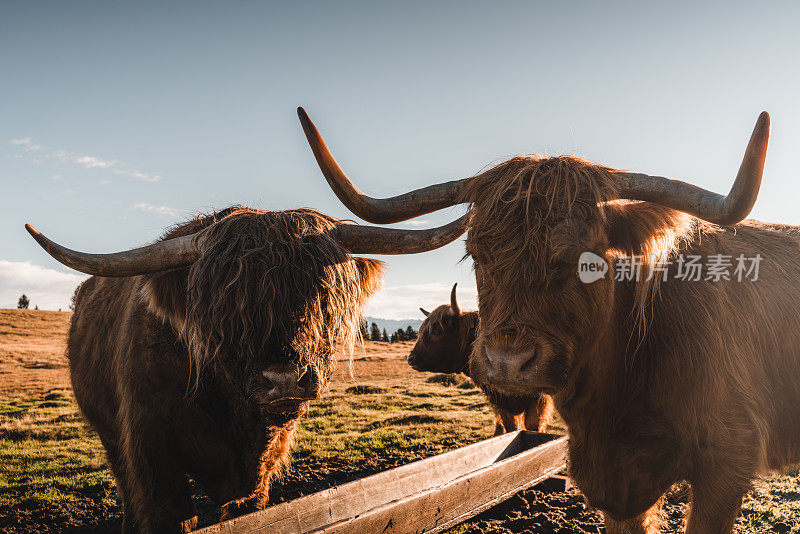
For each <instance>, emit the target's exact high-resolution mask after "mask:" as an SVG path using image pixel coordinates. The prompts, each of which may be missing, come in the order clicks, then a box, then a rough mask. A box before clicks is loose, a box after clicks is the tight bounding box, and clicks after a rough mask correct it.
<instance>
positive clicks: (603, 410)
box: [300, 110, 800, 534]
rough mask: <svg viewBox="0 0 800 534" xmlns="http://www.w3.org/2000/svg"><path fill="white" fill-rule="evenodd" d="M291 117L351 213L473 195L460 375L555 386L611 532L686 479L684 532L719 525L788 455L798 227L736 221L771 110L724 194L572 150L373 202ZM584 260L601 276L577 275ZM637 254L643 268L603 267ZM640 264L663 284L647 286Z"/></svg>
mask: <svg viewBox="0 0 800 534" xmlns="http://www.w3.org/2000/svg"><path fill="white" fill-rule="evenodd" d="M300 119H301V121H302V122H303V126H304V129H305V132H306V136H307V137H308V139H309V142H310V143H311V146H312V148H313V150H314V152H315V154H316V156H317V160H318V162H319V163H320V167H321V169H322V171H323V174H325V177H326V179H327V180H328V182H329V184H331V186H332V188H333V189H334V192H336V194H337V196H338V197H339V198H340V200H342V201H343V202H344V203H345V204H346V205H347V206H348V207H349V208H350V209H351V210H352V211H353V212H354V213H356V214H357V215H359V216H361V217H362V218H364V219H366V220H369V221H373V222H379V223H389V222H397V221H400V220H405V219H409V218H412V217H416V216H419V215H422V214H424V213H429V212H431V211H434V210H437V209H442V208H445V207H448V206H452V205H454V204H458V203H464V202H466V203H469V204H470V205H471V220H470V230H469V235H468V238H467V252H468V253H469V255H470V256H471V257H472V258H473V260H474V261H475V271H476V278H477V283H478V304H479V306H478V307H479V313H480V319H481V328H480V332H479V334H478V339H477V341H476V342H475V346H474V348H473V352H472V356H471V360H470V365H471V373H472V376H473V379H474V380H475V381H476V382H477V383H480V384H483V385H485V386H486V387H489V388H492V389H495V390H497V391H498V392H501V393H504V394H508V395H517V396H526V395H533V394H535V393H537V392H540V391H546V392H549V393H550V394H552V395H553V398H554V400H555V404H556V408H557V409H558V411H559V413H560V414H561V416H562V417H563V418H564V420H565V422H566V423H567V426H568V429H569V438H570V439H569V462H570V475H571V476H572V478H573V479H574V481H575V483H576V485H577V486H578V487H579V488H580V489H581V491H582V492H583V493H584V495H585V496H586V498H587V499H588V501H589V503H590V504H592V505H594V506H596V507H599V508H601V509H602V510H603V511H604V512H605V515H606V525H607V527H608V531H609V532H612V533H622V532H625V533H632V532H650V533H652V532H658V530H659V502H660V499H661V496H662V495H663V493H664V492H665V491H666V490H667V489H668V488H669V487H670V485H672V484H673V483H675V482H678V481H681V480H687V481H689V482H690V484H691V487H692V506H691V511H690V513H689V518H688V522H687V528H686V530H687V532H688V533H690V534H708V533H726V532H730V531H731V529H732V526H733V523H734V521H735V519H736V516H737V514H738V511H739V509H740V506H741V500H742V496H743V495H744V494H745V492H746V491H747V490H748V488H749V486H750V482H751V480H752V479H753V478H754V477H755V476H756V475H757V473H759V472H761V471H763V470H767V469H780V468H781V467H783V466H786V465H790V464H793V463H797V462H800V380H798V378H800V308H799V307H798V306H797V303H798V302H800V283H798V280H800V227H796V226H787V225H780V224H769V223H761V222H757V221H743V222H742V220H743V219H744V218H745V217H746V216H747V214H748V213H749V212H750V210H751V209H752V207H753V204H754V203H755V200H756V197H757V195H758V189H759V186H760V183H761V176H762V173H763V169H764V161H765V158H766V151H767V141H768V138H769V116H768V115H767V114H766V113H762V114H761V116H760V117H759V119H758V122H757V123H756V126H755V129H754V130H753V134H752V136H751V138H750V143H749V144H748V147H747V151H746V152H745V156H744V160H743V161H742V164H741V167H740V168H739V173H738V175H737V177H736V180H735V182H734V185H733V187H732V188H731V191H730V193H729V194H728V195H727V196H724V197H723V196H721V195H717V194H715V193H712V192H709V191H706V190H703V189H701V188H699V187H695V186H693V185H690V184H687V183H684V182H680V181H676V180H669V179H667V178H662V177H659V176H649V175H645V174H636V173H631V172H626V171H619V170H615V169H610V168H607V167H603V166H601V165H596V164H592V163H589V162H586V161H583V160H580V159H578V158H574V157H570V156H559V157H535V156H529V157H517V158H513V159H511V160H509V161H507V162H505V163H502V164H500V165H498V166H496V167H494V168H492V169H489V170H488V171H486V172H484V173H481V174H480V175H477V176H474V177H472V178H466V179H463V180H457V181H452V182H447V183H443V184H438V185H433V186H429V187H426V188H423V189H419V190H416V191H412V192H410V193H406V194H403V195H400V196H397V197H393V198H388V199H374V198H370V197H367V196H365V195H363V194H362V193H361V192H360V191H358V189H356V188H355V187H354V186H353V184H352V183H351V182H350V181H349V180H348V179H347V177H346V175H345V174H344V172H343V171H342V170H341V168H340V167H339V166H338V165H337V164H336V161H335V160H334V159H333V157H332V156H331V155H330V153H329V152H328V150H327V148H326V147H325V145H324V143H323V142H322V141H321V138H320V137H319V133H318V132H317V131H316V129H315V128H314V126H313V124H311V122H310V120H309V119H308V117H307V116H306V115H305V113H304V112H302V110H301V112H300ZM622 199H627V200H629V201H635V200H639V201H643V202H624V201H621V200H622ZM585 252H591V253H592V254H593V255H595V256H597V257H599V258H600V259H601V260H602V261H603V262H605V263H606V265H607V266H609V273H611V274H609V275H607V276H605V277H604V278H601V279H598V280H596V281H595V282H594V283H582V282H581V281H580V280H579V279H578V277H577V276H576V274H577V272H578V264H579V260H580V257H581V255H582V254H583V253H585ZM681 254H682V255H683V256H684V260H685V259H686V258H687V257H690V256H699V257H700V258H701V259H702V260H703V261H704V262H714V261H715V260H716V261H717V262H718V265H719V262H725V261H728V262H734V261H737V259H739V258H743V259H744V258H752V259H753V261H755V259H757V258H761V259H762V260H763V261H762V262H761V264H760V272H759V274H758V279H757V281H752V280H751V281H747V280H744V281H739V280H737V277H736V275H735V272H734V275H733V276H731V273H730V272H729V274H728V279H726V278H717V279H714V278H713V277H712V278H708V276H707V273H706V274H704V275H703V276H704V277H703V278H700V279H699V280H694V279H691V281H688V280H685V279H680V278H678V277H677V275H678V274H679V273H678V271H679V269H681V268H683V269H684V270H685V265H684V264H682V263H681V262H680V261H679V258H680V256H679V255H681ZM634 256H636V257H637V258H638V261H639V262H640V263H643V264H644V267H643V268H642V272H643V273H644V274H643V275H642V276H641V277H638V278H637V277H635V276H632V275H631V274H627V275H625V276H622V277H617V276H614V273H615V272H616V270H617V268H619V267H624V266H625V262H626V261H627V263H628V264H629V266H630V264H631V262H632V259H633V257H634ZM664 262H670V263H664ZM649 266H654V267H662V268H665V271H666V273H667V280H666V281H663V280H662V274H661V272H657V273H656V274H655V276H653V277H649V279H648V274H647V273H648V267H649ZM746 267H747V266H746ZM749 268H752V262H751V264H750V267H749ZM622 272H623V274H626V273H625V271H622ZM684 274H685V273H684ZM740 274H741V272H740ZM617 278H619V279H617Z"/></svg>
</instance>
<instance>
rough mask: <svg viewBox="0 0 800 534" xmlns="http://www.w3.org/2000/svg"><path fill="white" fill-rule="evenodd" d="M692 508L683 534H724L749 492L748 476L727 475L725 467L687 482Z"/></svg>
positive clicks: (727, 531)
mask: <svg viewBox="0 0 800 534" xmlns="http://www.w3.org/2000/svg"><path fill="white" fill-rule="evenodd" d="M691 485H692V506H691V510H690V512H689V519H688V521H687V523H686V534H727V533H729V532H731V531H732V530H733V524H734V522H735V521H736V517H737V516H738V515H739V510H740V509H741V507H742V497H744V494H745V493H747V490H748V489H749V488H750V475H749V474H747V475H745V474H739V475H736V474H734V473H727V474H726V469H725V467H718V469H716V470H714V471H711V470H709V472H708V473H706V474H705V476H702V475H701V476H699V477H697V479H696V480H693V481H691Z"/></svg>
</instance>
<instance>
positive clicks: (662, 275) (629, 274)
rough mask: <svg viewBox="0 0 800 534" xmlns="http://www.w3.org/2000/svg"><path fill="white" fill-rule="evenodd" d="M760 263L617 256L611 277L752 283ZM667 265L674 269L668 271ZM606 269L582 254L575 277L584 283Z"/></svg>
mask: <svg viewBox="0 0 800 534" xmlns="http://www.w3.org/2000/svg"><path fill="white" fill-rule="evenodd" d="M761 260H762V258H761V254H756V255H755V256H752V257H748V256H745V255H744V254H739V255H738V256H736V257H734V256H732V255H729V254H710V255H708V256H700V255H697V254H688V255H686V256H684V255H683V254H679V255H678V256H677V257H675V258H674V259H673V260H667V259H664V258H656V257H654V258H650V261H645V258H644V256H638V255H633V256H620V257H618V258H617V259H616V261H615V262H614V273H613V274H614V280H615V281H617V282H639V281H641V280H645V281H650V280H652V279H653V278H655V277H658V278H659V280H660V281H662V282H666V281H668V280H670V279H672V280H679V281H682V282H700V281H707V282H723V281H725V282H727V281H736V282H756V281H757V280H758V269H759V267H760V265H761ZM670 266H674V269H672V270H670ZM609 270H610V269H609V265H608V263H607V262H606V260H605V259H604V258H603V257H601V256H598V255H597V254H595V253H593V252H584V253H583V254H581V256H580V258H579V260H578V278H580V280H581V282H583V283H585V284H591V283H592V282H596V281H597V280H600V279H601V278H605V276H606V273H608V271H609Z"/></svg>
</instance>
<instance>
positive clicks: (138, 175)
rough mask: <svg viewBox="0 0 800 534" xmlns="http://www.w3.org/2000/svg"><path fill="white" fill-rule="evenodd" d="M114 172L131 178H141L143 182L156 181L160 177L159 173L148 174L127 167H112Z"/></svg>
mask: <svg viewBox="0 0 800 534" xmlns="http://www.w3.org/2000/svg"><path fill="white" fill-rule="evenodd" d="M114 174H121V175H122V176H130V177H131V178H136V179H137V180H142V181H144V182H157V181H159V180H160V179H161V175H160V174H148V173H146V172H141V171H132V170H129V169H114Z"/></svg>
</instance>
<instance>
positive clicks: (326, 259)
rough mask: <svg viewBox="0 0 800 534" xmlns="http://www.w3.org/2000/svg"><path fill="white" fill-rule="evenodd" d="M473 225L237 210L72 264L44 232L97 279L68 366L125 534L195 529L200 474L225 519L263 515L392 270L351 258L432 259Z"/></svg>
mask: <svg viewBox="0 0 800 534" xmlns="http://www.w3.org/2000/svg"><path fill="white" fill-rule="evenodd" d="M464 223H465V221H463V220H462V221H460V222H457V223H456V224H451V225H448V226H445V227H442V228H439V229H433V230H424V231H417V232H414V231H403V230H388V229H384V228H373V227H364V226H357V225H350V224H343V223H341V222H339V221H337V220H335V219H333V218H331V217H328V216H326V215H323V214H321V213H318V212H315V211H312V210H293V211H283V212H263V211H256V210H251V209H246V208H231V209H227V210H225V211H222V212H220V213H217V214H215V215H210V216H205V217H200V218H198V219H195V220H193V221H191V222H189V223H186V224H184V225H182V226H179V227H177V228H176V229H174V230H172V231H171V232H169V233H168V234H167V235H166V236H165V237H164V239H162V240H161V241H158V242H157V243H155V244H153V245H149V246H146V247H142V248H140V249H134V250H131V251H127V252H121V253H117V254H85V253H80V252H76V251H72V250H69V249H66V248H64V247H61V246H60V245H57V244H56V243H54V242H52V241H50V240H48V239H47V238H45V237H44V236H43V235H42V234H40V233H39V232H37V231H36V230H34V229H33V228H31V227H28V231H29V232H30V233H31V234H32V235H33V237H34V238H35V239H36V240H37V241H38V242H39V244H40V245H41V246H42V247H43V248H44V249H45V250H47V251H48V252H49V253H50V254H51V255H52V256H53V257H55V258H56V259H57V260H59V261H60V262H62V263H64V264H65V265H67V266H70V267H73V268H75V269H77V270H79V271H82V272H85V273H89V274H94V275H97V276H93V277H91V278H89V279H88V280H87V281H86V282H84V284H83V285H82V286H81V288H80V290H79V291H78V294H77V299H76V302H75V313H74V315H73V317H72V326H71V329H70V332H69V340H68V356H69V361H70V374H71V379H72V385H73V390H74V392H75V398H76V400H77V402H78V405H79V406H80V408H81V411H82V412H83V414H84V416H85V417H86V419H88V420H89V422H90V423H91V424H92V426H93V427H94V428H95V429H96V430H97V433H98V434H99V435H100V439H101V440H102V442H103V446H104V447H105V449H106V453H107V457H108V460H109V463H110V465H111V468H112V470H113V472H114V477H115V478H116V481H117V490H118V492H119V495H120V497H121V498H122V502H123V505H124V512H125V517H124V521H123V531H124V532H138V533H164V532H184V531H188V530H191V529H192V528H193V527H194V525H195V524H196V522H197V519H196V516H195V515H196V514H195V511H194V506H193V504H192V499H191V493H190V490H189V482H188V478H187V477H188V476H191V477H192V478H194V479H195V481H197V482H198V483H199V484H200V485H201V486H202V487H203V489H204V490H205V491H206V492H207V493H208V495H209V496H210V497H211V498H212V499H213V500H214V501H215V502H217V503H219V504H220V505H223V517H229V516H232V515H238V514H239V513H242V512H246V511H250V510H253V509H257V508H261V507H263V506H264V505H265V504H266V502H267V498H268V489H269V483H270V479H271V478H272V477H273V476H275V474H276V473H278V472H279V471H280V470H281V469H282V467H283V466H284V465H285V464H286V462H287V460H288V458H289V450H290V447H291V444H292V440H293V438H294V435H295V430H296V428H297V420H298V417H299V416H300V415H301V414H302V413H303V412H304V410H305V409H306V406H307V405H308V403H309V401H311V400H313V399H315V398H317V397H319V395H320V393H321V392H322V390H323V389H324V387H325V385H326V383H327V381H328V379H329V377H330V375H331V371H332V367H333V362H334V359H333V358H332V353H333V351H334V350H335V347H336V346H337V344H339V343H343V344H344V345H348V344H352V342H353V339H354V337H355V336H357V332H358V321H359V318H360V316H361V307H362V305H363V304H364V303H365V301H366V300H367V298H368V297H369V296H370V294H372V293H373V291H375V289H376V288H377V287H378V285H379V282H380V279H381V276H382V272H383V265H382V263H381V262H379V261H377V260H371V259H365V258H357V257H352V256H350V253H384V254H386V253H388V254H393V253H395V254H399V253H410V252H421V251H424V250H428V249H430V248H435V246H437V245H438V244H441V243H443V242H444V241H452V240H453V239H455V238H456V237H458V235H460V234H462V233H463V232H464V230H465V224H464Z"/></svg>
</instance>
